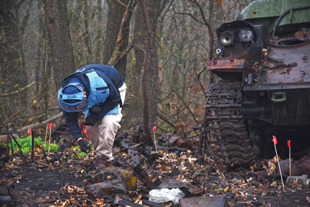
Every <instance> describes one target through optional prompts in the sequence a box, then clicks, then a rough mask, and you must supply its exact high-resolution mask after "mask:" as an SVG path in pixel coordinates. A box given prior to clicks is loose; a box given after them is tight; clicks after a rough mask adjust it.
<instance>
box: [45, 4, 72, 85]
mask: <svg viewBox="0 0 310 207" xmlns="http://www.w3.org/2000/svg"><path fill="white" fill-rule="evenodd" d="M44 4H45V7H44V9H45V23H46V28H47V32H48V38H49V45H50V48H51V55H52V67H53V71H54V79H55V84H56V89H57V90H58V89H59V88H60V87H61V84H62V80H63V78H65V77H66V76H67V75H68V74H69V73H72V72H74V70H75V64H74V57H73V50H72V43H71V37H70V32H69V23H68V16H67V0H44Z"/></svg>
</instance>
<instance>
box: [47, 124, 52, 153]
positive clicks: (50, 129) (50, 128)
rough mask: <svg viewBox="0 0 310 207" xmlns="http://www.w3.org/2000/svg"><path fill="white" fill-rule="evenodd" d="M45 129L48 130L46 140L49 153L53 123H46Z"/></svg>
mask: <svg viewBox="0 0 310 207" xmlns="http://www.w3.org/2000/svg"><path fill="white" fill-rule="evenodd" d="M47 127H48V128H49V132H50V133H49V140H48V152H50V146H51V134H52V127H53V123H47Z"/></svg>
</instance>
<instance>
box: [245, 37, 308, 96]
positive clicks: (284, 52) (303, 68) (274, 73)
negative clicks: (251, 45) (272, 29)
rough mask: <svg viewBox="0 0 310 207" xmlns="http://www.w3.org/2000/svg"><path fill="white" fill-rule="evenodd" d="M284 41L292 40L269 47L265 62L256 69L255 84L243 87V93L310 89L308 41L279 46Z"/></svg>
mask: <svg viewBox="0 0 310 207" xmlns="http://www.w3.org/2000/svg"><path fill="white" fill-rule="evenodd" d="M285 41H286V42H288V41H293V40H290V39H282V40H281V41H279V42H277V41H275V43H274V44H273V45H271V46H270V47H269V50H268V51H267V52H266V54H265V55H266V62H265V63H264V64H263V65H261V67H260V68H258V69H256V73H257V78H256V79H255V81H254V82H255V84H254V85H252V86H245V88H244V90H245V91H247V90H278V89H300V88H310V72H309V69H310V55H309V51H310V41H309V42H306V43H302V44H296V45H288V46H287V45H286V46H285V45H281V44H282V43H283V42H285ZM281 42H282V43H281Z"/></svg>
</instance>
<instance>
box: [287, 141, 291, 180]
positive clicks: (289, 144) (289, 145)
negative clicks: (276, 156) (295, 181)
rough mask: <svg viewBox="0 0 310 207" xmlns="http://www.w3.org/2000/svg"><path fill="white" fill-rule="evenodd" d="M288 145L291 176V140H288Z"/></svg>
mask: <svg viewBox="0 0 310 207" xmlns="http://www.w3.org/2000/svg"><path fill="white" fill-rule="evenodd" d="M287 146H288V157H289V165H290V176H292V159H291V140H288V141H287Z"/></svg>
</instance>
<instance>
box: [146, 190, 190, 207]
mask: <svg viewBox="0 0 310 207" xmlns="http://www.w3.org/2000/svg"><path fill="white" fill-rule="evenodd" d="M184 196H185V194H184V193H183V192H182V191H181V190H180V189H179V188H173V189H171V190H170V189H168V188H162V189H154V190H151V191H150V192H149V201H151V202H154V203H165V202H168V201H172V202H173V204H174V205H177V204H179V200H180V199H181V198H183V197H184Z"/></svg>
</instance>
